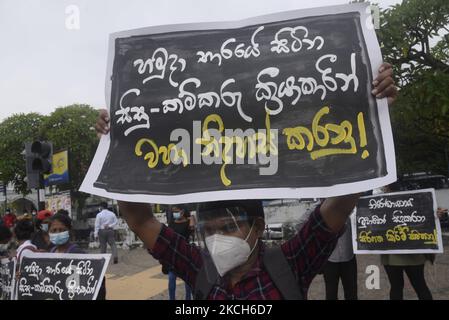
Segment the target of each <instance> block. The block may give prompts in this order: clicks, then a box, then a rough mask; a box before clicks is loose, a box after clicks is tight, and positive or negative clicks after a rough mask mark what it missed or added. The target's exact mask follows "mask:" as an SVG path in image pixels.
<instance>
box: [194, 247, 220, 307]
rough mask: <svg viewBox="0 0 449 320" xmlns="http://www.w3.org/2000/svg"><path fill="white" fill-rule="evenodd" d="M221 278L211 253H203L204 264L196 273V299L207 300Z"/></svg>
mask: <svg viewBox="0 0 449 320" xmlns="http://www.w3.org/2000/svg"><path fill="white" fill-rule="evenodd" d="M218 279H220V275H219V274H218V271H217V268H216V267H215V264H214V262H213V261H212V258H211V257H210V256H209V255H206V254H204V255H203V265H202V266H201V269H200V271H199V272H198V274H197V275H196V282H195V290H194V297H195V300H206V299H207V297H208V296H209V293H210V292H211V291H212V288H213V287H214V285H215V284H216V283H217V281H218Z"/></svg>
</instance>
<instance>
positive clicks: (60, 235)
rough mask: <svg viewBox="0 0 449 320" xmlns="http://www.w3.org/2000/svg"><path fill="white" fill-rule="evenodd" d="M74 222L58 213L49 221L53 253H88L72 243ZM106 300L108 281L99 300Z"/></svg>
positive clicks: (102, 285) (98, 297)
mask: <svg viewBox="0 0 449 320" xmlns="http://www.w3.org/2000/svg"><path fill="white" fill-rule="evenodd" d="M71 231H72V220H71V219H70V217H69V216H68V215H65V214H63V213H56V214H55V215H53V216H52V217H51V218H50V219H49V220H48V235H49V238H50V242H51V244H52V248H51V249H50V252H51V253H73V254H75V253H78V254H84V253H86V252H85V251H84V250H83V249H81V248H80V247H79V246H78V245H77V244H76V243H72V242H71V241H70V238H71ZM105 299H106V280H105V279H103V282H102V284H101V288H100V291H99V292H98V296H97V300H105Z"/></svg>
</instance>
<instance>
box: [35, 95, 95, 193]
mask: <svg viewBox="0 0 449 320" xmlns="http://www.w3.org/2000/svg"><path fill="white" fill-rule="evenodd" d="M97 116H98V111H97V110H95V109H93V108H92V107H90V106H88V105H78V104H74V105H70V106H67V107H60V108H57V109H56V110H55V111H54V112H53V113H51V114H50V116H49V117H47V118H46V119H45V121H44V122H43V123H42V126H41V135H42V136H43V137H44V138H45V139H46V140H49V141H51V142H53V150H54V151H55V152H57V151H60V150H64V149H67V150H68V151H69V171H70V172H69V173H70V180H71V182H70V184H69V186H66V187H67V188H68V189H73V190H77V189H78V188H79V186H80V185H81V183H82V180H83V179H84V176H85V174H86V173H87V170H88V169H89V165H90V162H91V161H92V159H93V156H94V154H95V150H96V147H97V144H98V138H97V135H96V133H95V130H94V126H95V122H96V119H97Z"/></svg>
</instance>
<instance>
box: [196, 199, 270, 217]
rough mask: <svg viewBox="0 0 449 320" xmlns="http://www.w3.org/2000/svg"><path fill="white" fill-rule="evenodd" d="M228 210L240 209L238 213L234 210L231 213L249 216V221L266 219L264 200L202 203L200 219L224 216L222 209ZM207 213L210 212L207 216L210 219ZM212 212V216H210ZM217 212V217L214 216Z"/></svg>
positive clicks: (199, 212) (199, 206)
mask: <svg viewBox="0 0 449 320" xmlns="http://www.w3.org/2000/svg"><path fill="white" fill-rule="evenodd" d="M226 208H239V211H238V212H235V211H233V210H231V212H232V213H233V214H234V215H235V214H238V215H247V217H248V218H249V219H254V218H262V219H264V218H265V215H264V211H263V206H262V200H227V201H214V202H205V203H200V204H199V205H198V209H197V213H198V218H199V219H201V220H202V219H207V218H209V219H210V218H215V217H219V216H222V215H223V213H225V212H224V211H223V210H221V209H226ZM205 212H209V214H207V216H208V217H206V216H204V215H203V214H204V213H205ZM211 212H212V214H210V213H211ZM215 212H216V216H214V213H215ZM225 214H226V213H225Z"/></svg>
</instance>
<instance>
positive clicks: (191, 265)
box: [148, 206, 341, 300]
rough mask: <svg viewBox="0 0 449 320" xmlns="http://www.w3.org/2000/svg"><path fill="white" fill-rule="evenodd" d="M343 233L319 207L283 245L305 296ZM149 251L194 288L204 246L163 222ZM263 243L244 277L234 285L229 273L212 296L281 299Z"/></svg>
mask: <svg viewBox="0 0 449 320" xmlns="http://www.w3.org/2000/svg"><path fill="white" fill-rule="evenodd" d="M340 234H341V232H340V233H333V232H331V231H330V230H329V229H328V228H327V226H326V224H325V222H324V221H323V218H322V216H321V214H320V211H319V206H318V207H317V208H316V209H315V210H314V211H313V212H312V214H311V215H310V217H309V219H308V221H307V222H306V223H305V224H304V225H303V227H302V228H301V230H300V231H299V232H297V234H296V235H295V236H294V237H293V238H291V239H290V240H288V241H286V242H285V243H283V244H282V245H281V247H282V251H283V252H284V255H285V257H286V259H287V261H288V263H289V264H290V266H291V268H292V270H293V273H294V275H295V278H296V279H297V281H298V285H299V287H300V288H301V290H302V295H303V297H304V299H307V291H308V289H309V286H310V283H311V282H312V280H313V278H314V277H315V275H316V274H317V273H318V272H319V271H320V270H321V268H322V267H323V265H324V264H325V263H326V262H327V259H328V258H329V256H330V255H331V254H332V251H333V250H334V248H335V245H336V243H337V240H338V237H339V236H340ZM148 252H149V253H150V254H151V255H152V256H153V257H154V258H155V259H158V260H159V261H160V262H161V263H163V264H167V265H169V266H170V267H171V268H172V269H173V270H174V272H175V273H176V275H177V276H179V277H180V278H182V279H183V280H184V281H185V282H186V283H187V284H188V285H189V286H190V287H191V288H192V290H193V291H194V290H195V283H196V276H197V274H198V272H199V271H200V269H201V266H202V265H203V258H202V253H201V249H200V248H199V247H198V246H196V245H193V244H189V243H188V242H187V241H186V240H185V239H184V238H183V237H182V236H180V235H178V234H177V233H175V232H174V231H173V230H172V229H170V228H168V227H166V226H165V225H163V226H162V229H161V233H160V234H159V237H158V239H157V241H156V244H155V245H154V247H153V250H152V251H150V250H148ZM263 253H264V245H263V244H262V245H261V246H260V250H259V256H258V258H257V260H256V262H255V263H254V265H253V266H252V268H251V269H250V271H249V272H248V273H247V274H245V275H244V276H243V277H242V279H240V281H239V282H238V283H237V284H236V285H235V286H234V287H231V285H230V281H228V280H227V278H226V276H225V277H224V278H222V279H221V280H220V281H219V282H218V283H217V284H216V285H215V286H214V287H213V288H212V290H211V292H210V293H209V296H208V299H211V300H277V299H282V296H281V293H280V291H279V290H278V289H277V288H276V287H275V285H274V283H273V281H272V280H271V278H270V276H269V274H268V272H267V271H266V270H265V267H264V265H263Z"/></svg>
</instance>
